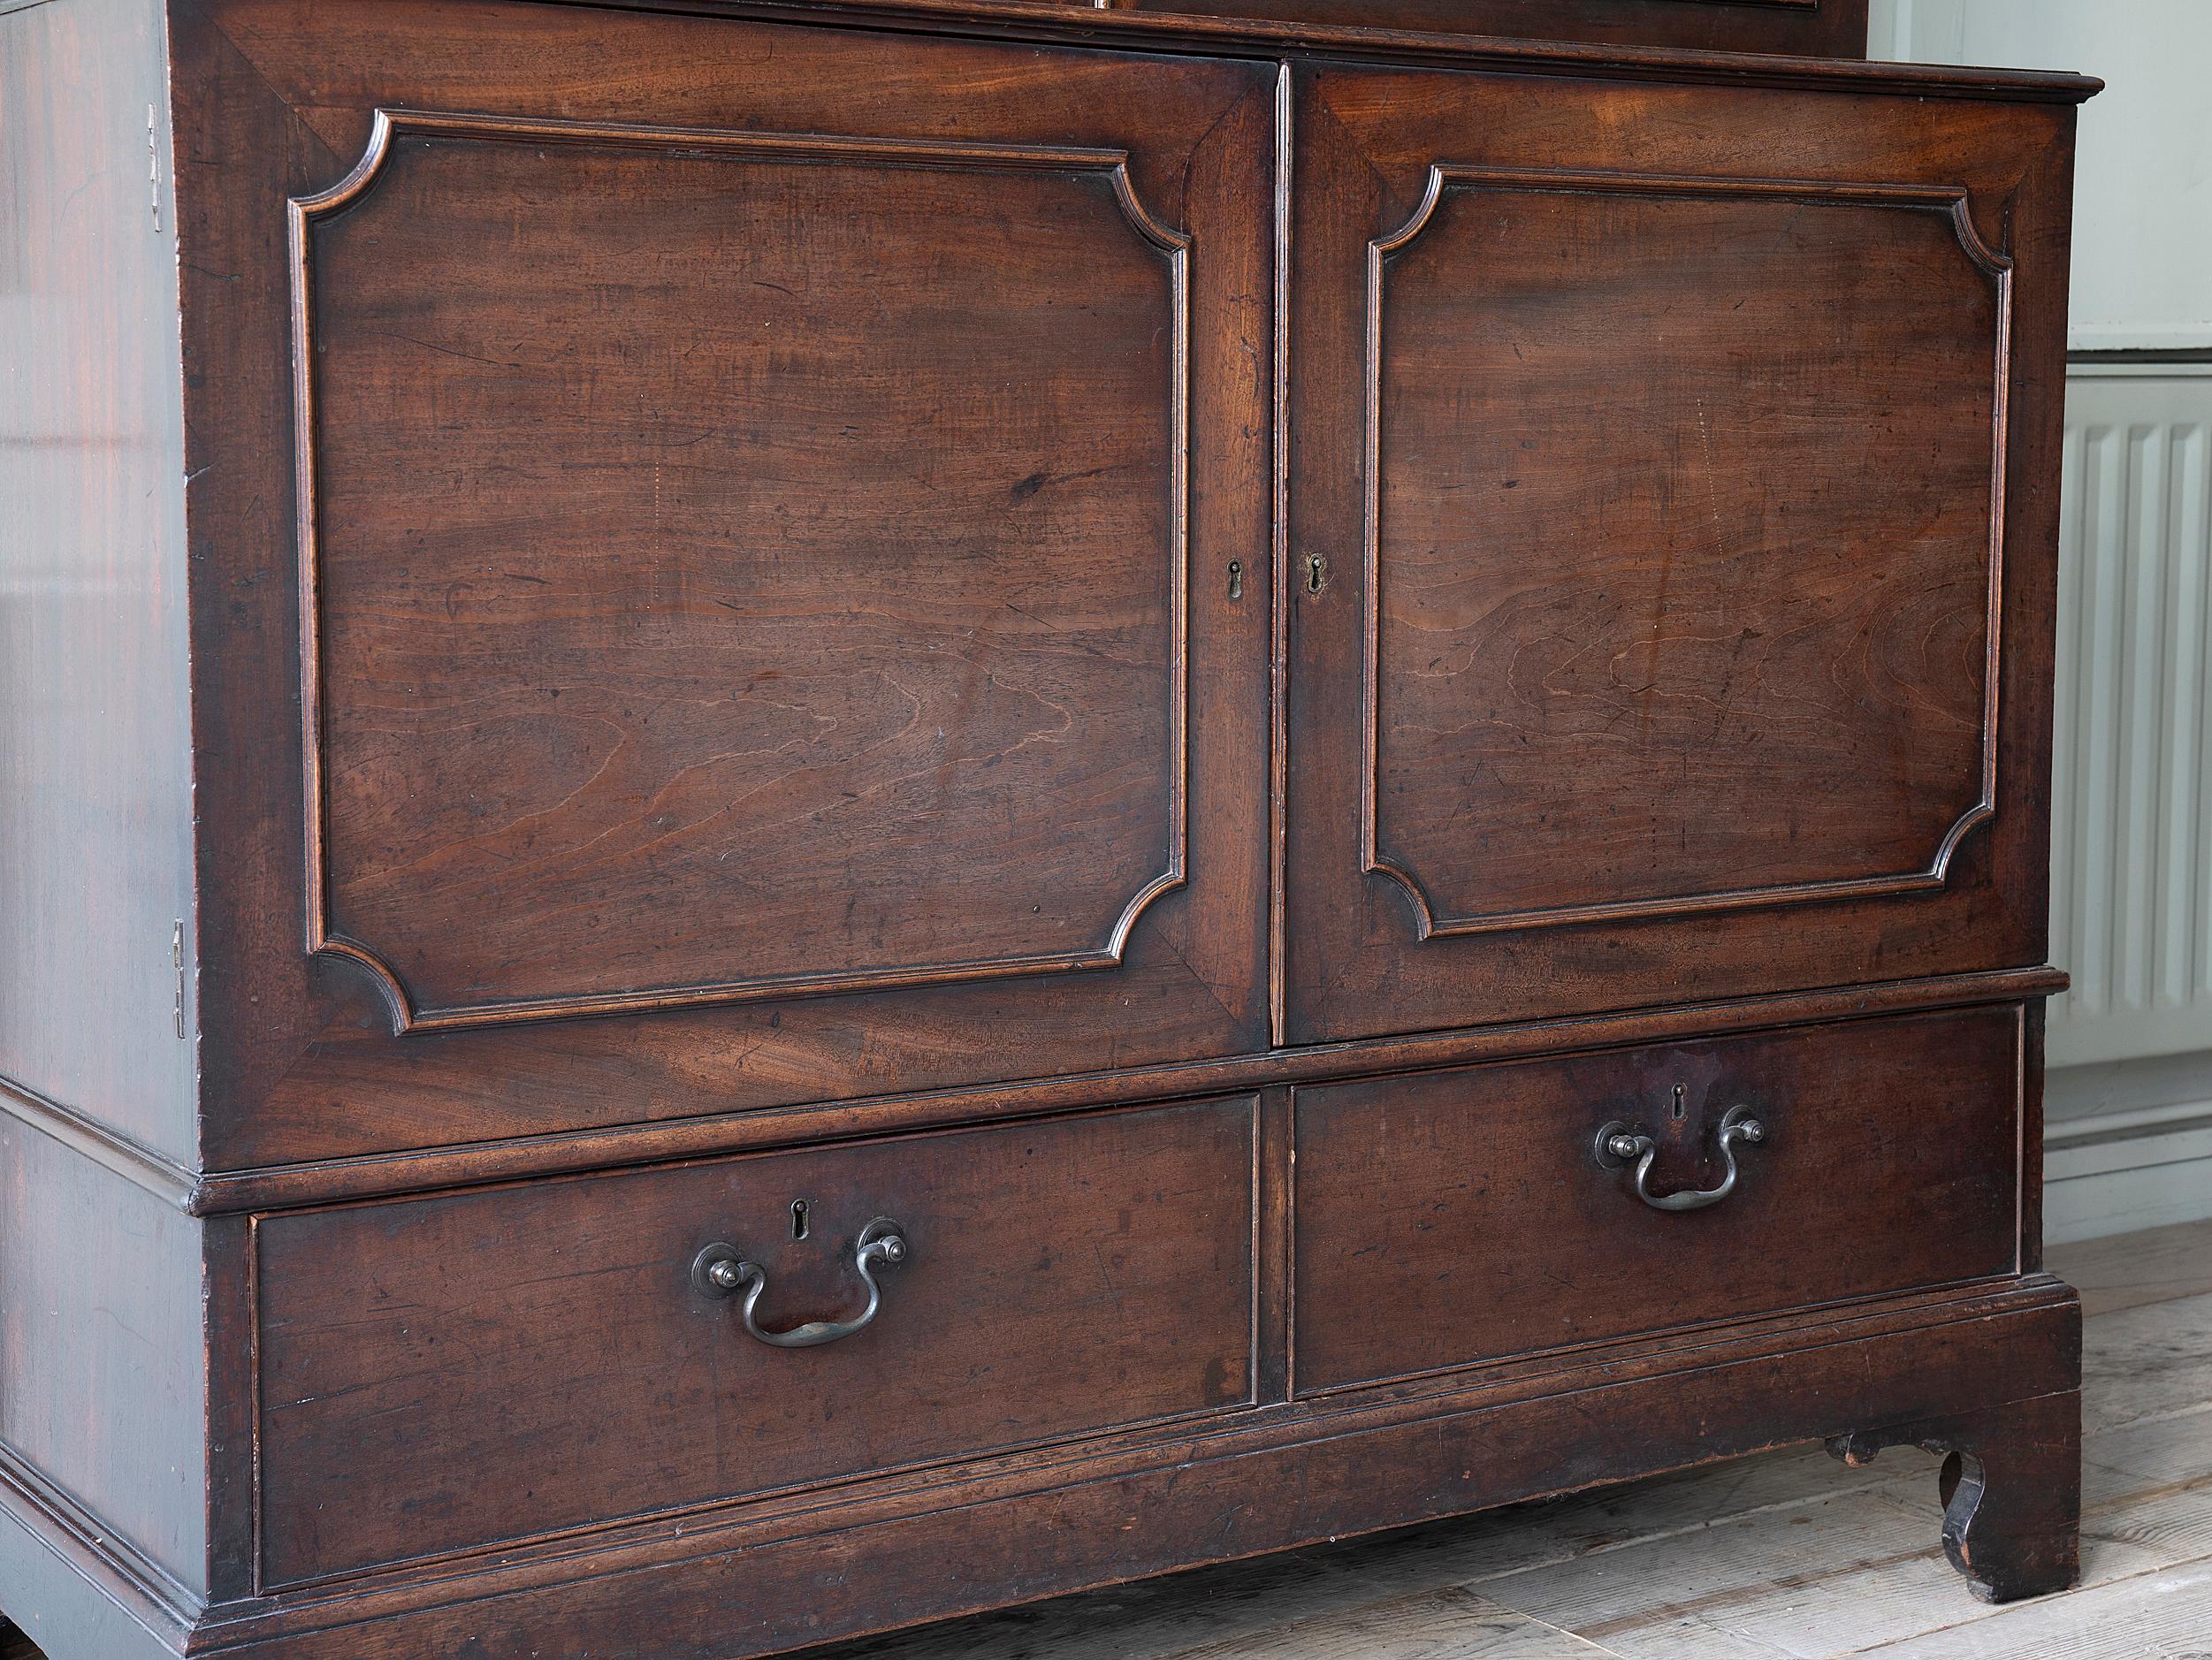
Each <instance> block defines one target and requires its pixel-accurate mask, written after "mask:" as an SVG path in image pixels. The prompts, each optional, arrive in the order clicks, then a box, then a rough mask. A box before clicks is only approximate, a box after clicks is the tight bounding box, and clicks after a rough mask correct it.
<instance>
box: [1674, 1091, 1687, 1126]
mask: <svg viewBox="0 0 2212 1660" xmlns="http://www.w3.org/2000/svg"><path fill="white" fill-rule="evenodd" d="M1682 1094H1683V1090H1682V1085H1680V1084H1677V1085H1674V1122H1675V1123H1682V1120H1683V1118H1685V1117H1686V1116H1688V1115H1689V1112H1690V1108H1687V1107H1685V1106H1684V1105H1683V1104H1682Z"/></svg>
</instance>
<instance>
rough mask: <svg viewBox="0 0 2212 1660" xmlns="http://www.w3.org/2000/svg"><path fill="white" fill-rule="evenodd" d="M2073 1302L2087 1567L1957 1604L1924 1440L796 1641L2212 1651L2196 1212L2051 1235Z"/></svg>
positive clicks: (942, 1654) (1296, 1658)
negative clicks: (2082, 1356)
mask: <svg viewBox="0 0 2212 1660" xmlns="http://www.w3.org/2000/svg"><path fill="white" fill-rule="evenodd" d="M2050 1266H2051V1269H2052V1272H2054V1273H2056V1274H2057V1275H2061V1276H2062V1277H2063V1278H2065V1279H2066V1280H2068V1281H2070V1282H2071V1283H2073V1284H2074V1285H2075V1286H2077V1287H2079V1289H2080V1291H2081V1293H2082V1301H2083V1306H2084V1307H2085V1308H2086V1311H2087V1313H2088V1314H2089V1317H2090V1318H2089V1323H2088V1337H2087V1359H2086V1420H2087V1428H2088V1432H2089V1433H2088V1438H2087V1441H2086V1444H2085V1447H2084V1449H2083V1465H2084V1468H2083V1482H2084V1489H2083V1512H2084V1513H2083V1520H2082V1527H2083V1537H2082V1583H2081V1585H2080V1587H2079V1588H2077V1589H2075V1590H2073V1591H2071V1592H2069V1593H2068V1594H2067V1595H2063V1596H2056V1597H2046V1598H2043V1599H2041V1600H2040V1601H2037V1602H2032V1603H2014V1604H2012V1605H2010V1606H2009V1607H2005V1608H1990V1607H1988V1606H1987V1605H1985V1604H1983V1603H1978V1602H1975V1601H1974V1600H1973V1599H1972V1597H1971V1596H1970V1595H1968V1594H1967V1590H1966V1587H1965V1583H1964V1580H1960V1579H1958V1578H1957V1577H1956V1575H1954V1574H1953V1573H1952V1572H1951V1570H1950V1568H1949V1565H1947V1564H1946V1563H1945V1562H1944V1560H1943V1557H1942V1552H1941V1549H1940V1548H1939V1546H1938V1544H1937V1524H1938V1520H1939V1516H1940V1511H1939V1507H1938V1504H1937V1503H1936V1492H1935V1486H1936V1484H1935V1469H1936V1465H1937V1462H1938V1461H1937V1460H1936V1459H1934V1458H1931V1457H1928V1456H1927V1455H1926V1454H1922V1453H1918V1452H1916V1451H1910V1450H1905V1449H1899V1450H1896V1451H1890V1452H1886V1453H1884V1454H1883V1455H1882V1457H1881V1458H1880V1461H1879V1462H1878V1463H1876V1464H1874V1465H1873V1466H1870V1467H1868V1468H1866V1469H1864V1470H1856V1471H1854V1470H1848V1469H1845V1468H1844V1467H1843V1466H1841V1465H1839V1464H1837V1463H1835V1462H1834V1460H1832V1459H1830V1458H1828V1457H1827V1454H1826V1453H1824V1452H1822V1451H1820V1450H1819V1448H1817V1447H1807V1448H1800V1449H1793V1450H1789V1451H1781V1452H1775V1453H1770V1454H1767V1455H1766V1456H1764V1457H1760V1458H1745V1459H1738V1460H1735V1461H1734V1462H1731V1463H1727V1464H1720V1465H1715V1466H1711V1467H1710V1468H1707V1469H1703V1470H1695V1471H1690V1472H1686V1473H1682V1474H1679V1475H1671V1476H1660V1477H1658V1478H1655V1479H1653V1480H1651V1481H1639V1482H1636V1483H1634V1484H1632V1485H1629V1486H1626V1487H1616V1488H1609V1489H1602V1490H1600V1491H1598V1492H1594V1493H1585V1494H1581V1495H1578V1496H1573V1497H1568V1498H1563V1499H1552V1500H1547V1501H1545V1502H1543V1503H1540V1504H1522V1505H1516V1506H1514V1508H1512V1509H1509V1510H1504V1511H1495V1512H1490V1513H1488V1514H1486V1515H1481V1516H1474V1517H1469V1518H1467V1519H1464V1520H1460V1521H1450V1522H1439V1523H1437V1524H1435V1525H1433V1526H1430V1527H1417V1528H1411V1529H1407V1530H1406V1531H1404V1532H1400V1533H1396V1534H1384V1535H1383V1536H1381V1537H1378V1538H1374V1539H1367V1540H1359V1541H1354V1542H1349V1543H1345V1544H1339V1545H1331V1546H1325V1547H1319V1548H1316V1549H1314V1550H1302V1551H1297V1552H1293V1553H1291V1554H1289V1555H1286V1556H1281V1557H1269V1558H1266V1559H1264V1560H1262V1561H1259V1562H1255V1563H1248V1564H1243V1565H1236V1566H1231V1567H1226V1568H1214V1569H1208V1570H1204V1571H1201V1572H1195V1573H1186V1574H1181V1575H1178V1576H1177V1577H1175V1578H1173V1579H1170V1580H1153V1581H1150V1582H1148V1583H1145V1584H1140V1585H1133V1586H1128V1587H1125V1588H1120V1589H1117V1590H1112V1591H1099V1592H1093V1593H1091V1594H1089V1595H1081V1596H1070V1597H1063V1598H1061V1599H1059V1600H1057V1601H1056V1602H1050V1603H1037V1604H1034V1605H1033V1606H1031V1607H1028V1608H1022V1609H1014V1610H1011V1611H1007V1612H1005V1613H1001V1614H992V1615H986V1616H984V1617H982V1618H976V1619H967V1620H957V1621H952V1622H950V1623H948V1624H945V1625H941V1626H929V1627H926V1628H924V1629H922V1630H919V1631H915V1632H911V1633H905V1634H904V1635H900V1636H896V1637H889V1638H879V1639H876V1640H873V1641H867V1642H858V1643H847V1644H843V1645H839V1646H836V1647H834V1648H824V1649H814V1650H812V1651H811V1652H810V1653H809V1655H808V1656H807V1660H1475V1657H1476V1656H1481V1657H1482V1660H1602V1657H1603V1656H1614V1660H1840V1657H1841V1656H1846V1655H1849V1656H1873V1657H1874V1660H2212V1223H2196V1224H2192V1225H2189V1226H2185V1227H2179V1228H2162V1229H2158V1230H2155V1231H2152V1232H2147V1233H2140V1234H2131V1235H2126V1236H2124V1237H2118V1238H2112V1239H2097V1240H2090V1241H2087V1242H2085V1243H2083V1244H2080V1245H2071V1246H2068V1247H2066V1248H2064V1249H2063V1250H2054V1251H2053V1252H2052V1253H2051V1265H2050Z"/></svg>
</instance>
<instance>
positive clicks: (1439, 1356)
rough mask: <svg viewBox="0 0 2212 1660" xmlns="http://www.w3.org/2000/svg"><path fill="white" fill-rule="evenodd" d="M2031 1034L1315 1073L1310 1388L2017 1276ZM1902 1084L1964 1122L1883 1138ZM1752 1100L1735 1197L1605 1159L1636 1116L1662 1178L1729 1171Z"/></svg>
mask: <svg viewBox="0 0 2212 1660" xmlns="http://www.w3.org/2000/svg"><path fill="white" fill-rule="evenodd" d="M2018 1041H2019V1017H2018V1012H2017V1010H2014V1009H1976V1010H1972V1011H1967V1012H1963V1013H1955V1014H1945V1015H1935V1016H1929V1017H1921V1018H1916V1019H1911V1020H1903V1021H1896V1022H1888V1023H1884V1024H1880V1025H1874V1024H1863V1025H1844V1026H1831V1027H1827V1028H1819V1027H1816V1028H1812V1029H1811V1030H1799V1031H1794V1032H1789V1033H1786V1034H1781V1035H1776V1036H1770V1037H1762V1038H1746V1039H1736V1040H1734V1041H1730V1042H1725V1043H1712V1044H1699V1045H1695V1046H1691V1045H1684V1046H1682V1047H1678V1048H1672V1049H1645V1050H1635V1051H1628V1052H1622V1053H1614V1054H1608V1055H1583V1056H1577V1057H1575V1058H1573V1059H1569V1060H1565V1061H1546V1062H1530V1063H1529V1064H1528V1065H1526V1066H1516V1067H1503V1068H1498V1067H1493V1068H1487V1069H1484V1068H1476V1069H1469V1070H1463V1071H1457V1072H1432V1073H1428V1074H1426V1075H1424V1076H1422V1077H1413V1078H1381V1079H1363V1080H1360V1081H1357V1082H1353V1083H1346V1084H1325V1085H1319V1086H1317V1087H1314V1088H1309V1089H1301V1090H1299V1091H1298V1092H1297V1093H1296V1095H1295V1097H1294V1100H1295V1102H1296V1108H1295V1117H1296V1131H1295V1138H1296V1144H1297V1147H1298V1233H1297V1245H1296V1249H1297V1253H1298V1266H1297V1273H1296V1284H1297V1287H1298V1294H1297V1298H1296V1306H1297V1326H1298V1329H1297V1340H1296V1342H1295V1344H1294V1345H1293V1351H1294V1352H1295V1354H1296V1356H1297V1367H1298V1383H1299V1387H1300V1388H1301V1390H1319V1389H1331V1388H1338V1387H1341V1386H1344V1385H1346V1384H1352V1383H1358V1382H1366V1381H1369V1380H1371V1379H1377V1378H1385V1377H1390V1376H1392V1375H1394V1374H1408V1373H1416V1372H1423V1371H1428V1370H1431V1369H1434V1368H1438V1367H1449V1366H1461V1365H1465V1364H1467V1363H1468V1362H1470V1361H1474V1360H1478V1359H1492V1358H1495V1357H1498V1356H1501V1355H1508V1354H1514V1353H1517V1352H1533V1351H1537V1350H1541V1349H1547V1348H1551V1347H1553V1346H1555V1345H1558V1344H1565V1343H1583V1342H1590V1341H1594V1340H1598V1339H1602V1338H1606V1337H1614V1336H1626V1335H1627V1334H1628V1333H1631V1332H1636V1331H1643V1330H1651V1329H1655V1328H1656V1327H1657V1326H1658V1325H1659V1324H1661V1323H1664V1324H1667V1325H1670V1326H1671V1325H1689V1324H1692V1323H1694V1322H1696V1321H1704V1320H1727V1319H1731V1318H1735V1317H1738V1316H1742V1315H1747V1314H1756V1313H1758V1311H1759V1310H1761V1309H1765V1308H1772V1307H1775V1306H1789V1305H1791V1304H1794V1303H1807V1304H1811V1303H1818V1302H1821V1301H1824V1300H1828V1299H1832V1298H1842V1297H1857V1296H1872V1295H1875V1294H1878V1293H1880V1292H1883V1291H1904V1290H1908V1289H1910V1288H1911V1287H1913V1286H1915V1285H1936V1284H1941V1283H1944V1282H1946V1281H1949V1280H1955V1279H1970V1278H1973V1277H1975V1276H1977V1275H1995V1274H2002V1273H2005V1272H2007V1271H2009V1270H2010V1268H2011V1266H2012V1260H2013V1255H2014V1251H2015V1237H2014V1226H2015V1222H2014V1214H2013V1183H2012V1182H2011V1180H2010V1178H2009V1177H2008V1176H2005V1175H2004V1174H2003V1172H2005V1171H2007V1170H2008V1169H2010V1166H2011V1164H2012V1162H2013V1158H2014V1151H2013V1147H2014V1139H2015V1137H2016V1136H2017V1129H2016V1126H2015V1123H2014V1116H2013V1111H2012V1103H2013V1100H2014V1098H2015V1093H2016V1085H2015V1070H2016V1064H2017V1060H2016V1057H2017V1045H2018ZM1677 1089H1679V1090H1680V1091H1681V1093H1680V1095H1679V1097H1677V1096H1676V1095H1675V1091H1676V1090H1677ZM1880 1094H1888V1095H1890V1096H1892V1097H1894V1098H1896V1099H1897V1100H1900V1101H1903V1100H1910V1102H1911V1110H1912V1112H1913V1114H1914V1115H1915V1116H1916V1117H1917V1119H1918V1121H1919V1122H1922V1123H1927V1124H1930V1125H1941V1131H1940V1132H1937V1133H1934V1134H1931V1135H1927V1136H1915V1137H1892V1136H1869V1135H1867V1134H1866V1133H1865V1117H1864V1116H1863V1113H1862V1112H1861V1110H1860V1109H1859V1107H1858V1105H1857V1104H1858V1103H1860V1102H1863V1101H1865V1100H1867V1099H1869V1098H1871V1097H1873V1096H1876V1095H1880ZM1677 1106H1679V1108H1680V1113H1679V1116H1677V1115H1676V1110H1675V1109H1676V1108H1677ZM1737 1108H1746V1109H1748V1110H1750V1111H1751V1112H1753V1113H1756V1114H1757V1115H1758V1117H1759V1122H1760V1123H1761V1125H1762V1128H1763V1129H1764V1131H1765V1132H1766V1136H1765V1138H1764V1139H1763V1140H1762V1141H1761V1142H1760V1144H1759V1145H1758V1146H1756V1147H1750V1148H1747V1149H1745V1150H1744V1151H1743V1152H1741V1153H1740V1154H1738V1155H1737V1156H1738V1159H1739V1161H1740V1162H1741V1163H1742V1164H1743V1166H1745V1167H1746V1176H1745V1179H1744V1183H1743V1189H1742V1191H1741V1192H1737V1193H1735V1195H1734V1196H1733V1197H1732V1198H1731V1199H1729V1200H1728V1203H1727V1204H1726V1205H1724V1206H1718V1207H1713V1208H1712V1209H1708V1210H1700V1211H1696V1212H1693V1213H1689V1214H1686V1215H1661V1214H1660V1213H1659V1212H1657V1211H1653V1210H1649V1209H1646V1208H1645V1207H1644V1206H1642V1205H1639V1204H1637V1203H1636V1202H1635V1200H1634V1199H1628V1197H1627V1196H1626V1195H1625V1194H1624V1193H1623V1192H1621V1185H1620V1184H1619V1183H1618V1182H1615V1181H1597V1182H1593V1181H1590V1180H1589V1179H1588V1176H1589V1175H1590V1157H1591V1149H1592V1147H1593V1146H1595V1145H1596V1143H1597V1137H1598V1129H1599V1127H1600V1126H1601V1125H1603V1124H1605V1123H1608V1122H1612V1123H1623V1124H1626V1125H1628V1126H1630V1127H1631V1128H1633V1129H1635V1130H1636V1131H1641V1132H1644V1133H1646V1134H1649V1135H1650V1136H1651V1137H1652V1138H1654V1139H1655V1140H1656V1141H1657V1143H1658V1144H1659V1154H1658V1156H1657V1158H1656V1160H1655V1161H1654V1163H1653V1167H1652V1175H1651V1178H1650V1179H1651V1188H1652V1190H1653V1191H1654V1192H1659V1193H1662V1194H1664V1193H1671V1192H1679V1191H1681V1190H1682V1189H1687V1188H1711V1187H1712V1186H1714V1185H1715V1184H1718V1183H1719V1182H1720V1181H1721V1180H1722V1179H1723V1177H1722V1170H1721V1166H1720V1160H1719V1159H1718V1158H1717V1157H1716V1156H1715V1155H1714V1153H1713V1148H1714V1146H1715V1138H1716V1136H1717V1134H1718V1131H1719V1129H1720V1123H1721V1121H1722V1118H1723V1116H1724V1115H1725V1114H1727V1113H1728V1112H1731V1111H1733V1110H1735V1109H1737ZM1377 1194H1388V1195H1390V1202H1389V1203H1386V1204H1384V1203H1377ZM1888 1194H1895V1195H1896V1196H1897V1198H1896V1199H1895V1202H1894V1203H1885V1202H1884V1201H1883V1200H1882V1199H1880V1196H1882V1195H1888ZM1624 1201H1625V1202H1624ZM1537 1237H1541V1238H1543V1239H1544V1240H1545V1248H1544V1249H1543V1250H1542V1251H1540V1252H1538V1251H1529V1250H1528V1249H1526V1248H1525V1245H1524V1242H1525V1241H1527V1240H1529V1239H1532V1238H1537ZM1660 1283H1664V1284H1665V1285H1666V1288H1667V1289H1666V1294H1665V1295H1664V1296H1663V1297H1656V1298H1655V1297H1654V1296H1653V1295H1652V1291H1653V1288H1654V1286H1655V1285H1658V1284H1660Z"/></svg>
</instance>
